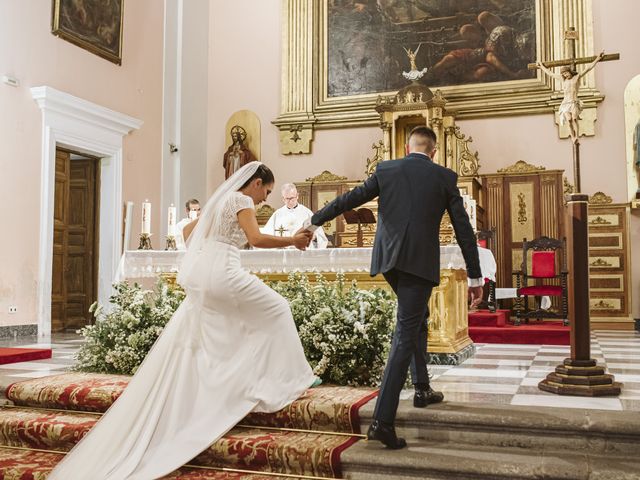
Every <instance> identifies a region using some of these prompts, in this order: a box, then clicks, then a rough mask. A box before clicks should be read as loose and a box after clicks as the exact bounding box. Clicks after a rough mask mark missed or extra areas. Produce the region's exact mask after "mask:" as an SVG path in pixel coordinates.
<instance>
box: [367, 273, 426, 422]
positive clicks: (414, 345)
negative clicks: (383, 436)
mask: <svg viewBox="0 0 640 480" xmlns="http://www.w3.org/2000/svg"><path fill="white" fill-rule="evenodd" d="M384 278H385V280H387V282H388V283H389V285H390V286H391V288H392V289H393V291H394V292H395V293H396V296H397V297H398V318H397V322H396V329H395V332H394V334H393V341H392V342H391V351H390V352H389V359H388V360H387V366H386V367H385V371H384V375H383V377H382V385H381V387H380V394H379V395H378V401H377V402H376V408H375V411H374V414H373V418H375V419H376V420H379V421H381V422H384V423H387V424H393V423H394V421H395V418H396V411H397V409H398V402H399V398H400V392H401V391H402V388H403V387H404V384H405V382H406V379H407V370H408V369H409V365H411V378H412V381H413V384H414V385H420V386H426V385H428V384H429V376H428V373H427V318H428V316H429V307H428V302H429V297H431V291H432V290H433V288H434V287H435V286H436V285H435V284H434V283H433V282H431V281H429V280H426V279H424V278H421V277H418V276H416V275H412V274H410V273H406V272H403V271H401V270H396V269H392V270H390V271H388V272H386V273H385V274H384Z"/></svg>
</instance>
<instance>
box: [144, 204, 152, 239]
mask: <svg viewBox="0 0 640 480" xmlns="http://www.w3.org/2000/svg"><path fill="white" fill-rule="evenodd" d="M142 233H143V234H147V235H150V234H151V203H149V200H145V201H144V203H143V204H142Z"/></svg>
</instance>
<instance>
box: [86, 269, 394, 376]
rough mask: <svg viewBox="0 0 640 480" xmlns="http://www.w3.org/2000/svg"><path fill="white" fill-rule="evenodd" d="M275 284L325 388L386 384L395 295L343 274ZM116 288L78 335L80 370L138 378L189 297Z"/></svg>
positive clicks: (162, 287)
mask: <svg viewBox="0 0 640 480" xmlns="http://www.w3.org/2000/svg"><path fill="white" fill-rule="evenodd" d="M270 286H271V287H272V288H273V289H274V290H275V291H276V292H278V293H279V294H280V295H282V296H283V297H284V298H286V299H287V300H288V302H289V304H290V306H291V311H292V313H293V318H294V320H295V323H296V327H297V328H298V333H299V335H300V340H301V341H302V346H303V348H304V351H305V354H306V356H307V359H308V360H309V363H310V364H311V366H312V367H313V369H314V372H315V373H316V375H318V376H320V377H322V379H323V380H324V382H325V383H332V384H338V385H363V386H364V385H376V384H377V382H379V381H380V378H381V377H382V372H383V369H384V364H385V362H386V359H387V355H388V349H389V344H390V339H391V333H392V329H393V326H394V319H395V309H396V301H395V297H394V296H393V294H392V293H390V292H388V291H386V290H382V289H375V290H362V289H358V288H357V285H356V283H355V281H354V282H353V283H352V284H350V285H346V284H345V279H344V276H342V275H338V278H337V281H335V282H329V281H327V280H326V279H325V278H324V277H322V276H321V275H318V276H317V278H316V283H311V282H309V278H308V277H307V276H306V275H303V274H300V273H294V274H291V275H290V276H289V278H288V281H286V282H277V283H272V284H271V285H270ZM114 289H115V293H114V294H113V295H112V296H111V298H110V302H111V305H110V310H109V311H108V312H106V313H105V312H104V311H103V310H102V308H101V307H97V305H96V304H94V305H92V311H94V315H95V317H96V322H95V324H94V325H90V326H87V327H85V328H83V329H82V330H80V331H79V332H80V333H81V334H82V335H83V336H84V337H85V339H86V342H85V343H84V344H83V346H82V348H81V349H80V350H79V351H78V353H77V356H76V360H77V362H76V365H75V366H74V369H75V370H78V371H85V372H96V373H115V374H125V375H133V374H134V373H135V372H136V370H137V369H138V367H139V366H140V364H141V363H142V361H143V360H144V358H145V356H146V355H147V353H148V352H149V350H150V349H151V347H152V346H153V344H154V342H155V341H156V339H157V338H158V336H159V335H160V333H161V332H162V329H163V328H164V326H165V325H166V323H167V322H168V321H169V319H170V318H171V316H172V315H173V313H174V312H175V311H176V309H177V308H178V306H179V305H180V303H181V302H182V300H183V299H184V296H185V295H184V293H183V292H182V290H180V289H176V288H171V287H169V286H168V285H167V284H166V283H164V282H162V281H160V282H159V283H158V284H157V285H156V288H155V289H154V290H143V289H142V288H141V287H140V285H138V284H134V285H129V284H127V283H118V284H115V285H114Z"/></svg>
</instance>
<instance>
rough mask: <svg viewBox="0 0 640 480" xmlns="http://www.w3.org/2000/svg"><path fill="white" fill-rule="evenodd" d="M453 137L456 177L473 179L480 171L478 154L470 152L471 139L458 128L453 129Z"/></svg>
mask: <svg viewBox="0 0 640 480" xmlns="http://www.w3.org/2000/svg"><path fill="white" fill-rule="evenodd" d="M438 91H440V90H438ZM453 135H454V136H455V138H456V142H457V151H458V159H457V163H458V175H460V176H461V177H475V176H477V175H478V170H480V159H479V158H478V152H472V151H471V150H470V149H469V144H470V143H471V142H473V138H472V137H469V138H466V135H465V134H463V133H461V132H460V127H455V128H454V131H453Z"/></svg>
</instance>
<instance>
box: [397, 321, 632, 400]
mask: <svg viewBox="0 0 640 480" xmlns="http://www.w3.org/2000/svg"><path fill="white" fill-rule="evenodd" d="M476 348H477V351H476V354H475V356H474V357H473V358H470V359H469V360H467V361H465V362H464V363H463V364H461V365H458V366H455V367H451V366H434V365H430V366H429V370H430V373H431V374H432V375H433V378H432V386H433V388H434V389H436V390H440V391H442V392H443V393H444V394H445V399H446V400H449V401H453V402H473V403H492V404H494V405H498V404H509V405H532V406H544V407H565V408H588V409H600V410H639V411H640V334H639V333H638V332H629V331H596V332H593V333H592V335H591V357H592V358H594V359H595V360H597V361H598V364H599V365H605V366H606V367H607V369H608V373H612V374H614V375H615V378H616V381H617V382H621V383H622V384H623V389H622V393H621V395H620V396H619V397H599V398H589V397H573V396H561V395H555V394H552V393H547V392H543V391H542V390H539V389H538V382H540V380H542V379H543V378H544V377H546V376H547V374H548V373H550V372H552V371H553V370H554V369H555V367H556V366H557V365H560V364H561V363H562V361H563V360H564V359H565V358H567V357H568V356H569V347H568V346H559V345H502V344H476ZM412 395H413V392H412V391H404V392H403V394H402V398H411V397H412Z"/></svg>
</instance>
